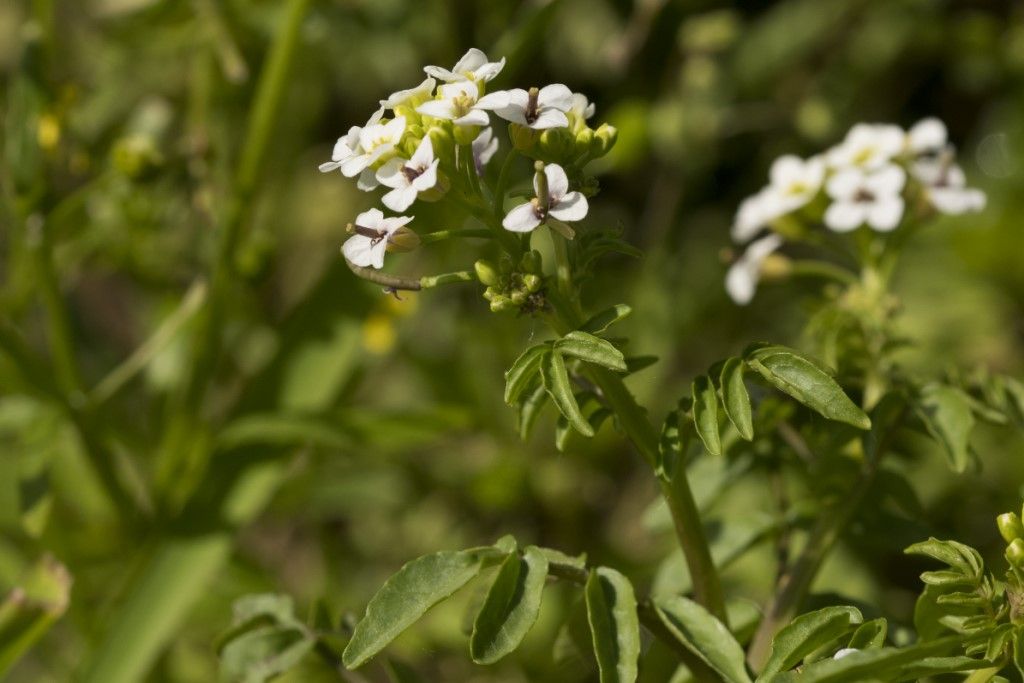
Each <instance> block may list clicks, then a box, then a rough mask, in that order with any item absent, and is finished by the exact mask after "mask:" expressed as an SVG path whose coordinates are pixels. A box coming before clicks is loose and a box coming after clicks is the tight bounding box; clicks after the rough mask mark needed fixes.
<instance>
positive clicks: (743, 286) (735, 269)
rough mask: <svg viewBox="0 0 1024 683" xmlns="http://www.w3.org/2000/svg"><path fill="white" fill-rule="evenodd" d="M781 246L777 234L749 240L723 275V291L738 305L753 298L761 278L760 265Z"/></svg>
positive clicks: (780, 239)
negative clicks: (747, 244)
mask: <svg viewBox="0 0 1024 683" xmlns="http://www.w3.org/2000/svg"><path fill="white" fill-rule="evenodd" d="M781 246H782V238H781V237H779V236H778V235H774V234H773V235H767V236H765V237H762V238H761V239H759V240H756V241H754V242H751V243H750V245H749V246H748V247H747V250H746V251H745V252H743V256H740V257H739V258H738V259H736V261H735V262H734V263H733V264H732V265H731V266H730V267H729V272H728V273H727V274H726V276H725V291H727V292H728V293H729V296H730V297H731V298H732V300H733V301H735V302H736V303H737V304H739V305H740V306H746V305H747V304H749V303H750V301H751V299H753V298H754V292H756V291H757V283H758V282H759V281H760V279H761V265H762V264H763V263H764V260H765V259H766V258H768V257H769V256H770V255H771V254H772V253H773V252H774V251H775V250H777V249H778V248H779V247H781Z"/></svg>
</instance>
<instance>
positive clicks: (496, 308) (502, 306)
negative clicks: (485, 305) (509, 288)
mask: <svg viewBox="0 0 1024 683" xmlns="http://www.w3.org/2000/svg"><path fill="white" fill-rule="evenodd" d="M517 308H519V307H518V306H516V305H515V304H514V303H512V300H511V299H509V298H508V297H507V296H505V295H504V294H499V295H498V296H496V297H495V298H494V299H492V300H491V313H501V312H502V311H514V310H516V309H517Z"/></svg>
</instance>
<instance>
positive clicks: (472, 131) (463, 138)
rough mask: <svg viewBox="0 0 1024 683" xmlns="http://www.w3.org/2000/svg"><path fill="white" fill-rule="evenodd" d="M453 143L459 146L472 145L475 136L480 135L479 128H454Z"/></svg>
mask: <svg viewBox="0 0 1024 683" xmlns="http://www.w3.org/2000/svg"><path fill="white" fill-rule="evenodd" d="M454 135H455V142H457V143H458V144H460V145H472V144H473V140H476V136H477V135H480V126H455V131H454Z"/></svg>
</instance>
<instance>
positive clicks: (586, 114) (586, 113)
mask: <svg viewBox="0 0 1024 683" xmlns="http://www.w3.org/2000/svg"><path fill="white" fill-rule="evenodd" d="M569 112H570V113H571V114H572V115H573V116H575V117H576V118H577V119H579V120H580V121H585V120H587V119H589V118H590V117H591V116H593V115H594V103H593V102H591V101H590V100H588V99H587V96H586V95H584V94H583V93H578V92H574V93H573V94H572V106H571V107H570V108H569Z"/></svg>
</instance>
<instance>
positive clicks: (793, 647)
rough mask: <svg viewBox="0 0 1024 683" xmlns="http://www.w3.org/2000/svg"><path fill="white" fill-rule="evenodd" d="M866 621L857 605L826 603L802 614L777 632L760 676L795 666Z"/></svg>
mask: <svg viewBox="0 0 1024 683" xmlns="http://www.w3.org/2000/svg"><path fill="white" fill-rule="evenodd" d="M862 621H863V617H862V616H861V614H860V610H858V609H857V608H855V607H826V608H824V609H820V610H818V611H816V612H809V613H807V614H801V615H800V616H799V617H797V618H796V619H794V620H793V621H791V622H790V623H789V624H787V625H786V626H784V627H783V628H782V630H780V631H779V632H778V633H777V634H776V635H775V639H774V640H773V641H772V651H771V655H770V656H769V657H768V661H767V663H765V665H764V670H763V671H762V672H761V675H760V676H758V678H757V680H758V681H767V680H770V679H771V677H772V676H774V675H775V674H778V673H781V672H783V671H788V670H789V669H792V668H793V667H794V666H796V665H797V664H799V663H800V662H801V661H802V660H803V658H804V657H806V656H807V655H809V654H810V653H812V652H813V651H814V650H816V649H818V648H819V647H821V646H822V645H825V644H826V643H829V642H831V641H833V640H835V639H836V638H838V637H839V636H841V635H843V634H844V633H846V632H847V631H848V630H849V629H850V626H851V625H854V624H860V623H861V622H862Z"/></svg>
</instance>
